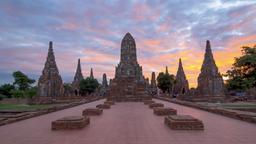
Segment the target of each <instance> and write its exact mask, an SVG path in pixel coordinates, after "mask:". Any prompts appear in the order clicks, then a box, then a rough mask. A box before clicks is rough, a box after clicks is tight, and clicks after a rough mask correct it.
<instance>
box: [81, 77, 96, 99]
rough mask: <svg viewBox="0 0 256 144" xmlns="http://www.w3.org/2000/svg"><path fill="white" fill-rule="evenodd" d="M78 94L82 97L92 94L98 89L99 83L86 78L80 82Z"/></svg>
mask: <svg viewBox="0 0 256 144" xmlns="http://www.w3.org/2000/svg"><path fill="white" fill-rule="evenodd" d="M79 86H80V93H81V94H82V95H85V94H91V93H93V92H94V91H95V90H96V89H97V88H98V87H99V83H98V81H97V79H94V78H91V77H87V78H86V79H83V80H81V82H80V85H79Z"/></svg>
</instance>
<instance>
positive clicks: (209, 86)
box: [197, 40, 224, 96]
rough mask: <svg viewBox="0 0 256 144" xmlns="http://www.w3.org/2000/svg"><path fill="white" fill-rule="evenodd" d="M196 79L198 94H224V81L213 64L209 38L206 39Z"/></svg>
mask: <svg viewBox="0 0 256 144" xmlns="http://www.w3.org/2000/svg"><path fill="white" fill-rule="evenodd" d="M197 81H198V87H197V90H198V92H199V94H200V95H203V96H224V82H223V79H222V76H221V74H220V73H219V71H218V68H217V65H216V64H215V61H214V58H213V54H212V50H211V45H210V41H209V40H207V41H206V50H205V54H204V61H203V65H202V67H201V73H200V74H199V76H198V79H197Z"/></svg>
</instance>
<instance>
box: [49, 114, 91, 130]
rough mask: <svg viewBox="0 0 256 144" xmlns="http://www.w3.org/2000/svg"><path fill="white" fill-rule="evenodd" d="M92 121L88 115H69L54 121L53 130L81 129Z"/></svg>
mask: <svg viewBox="0 0 256 144" xmlns="http://www.w3.org/2000/svg"><path fill="white" fill-rule="evenodd" d="M89 123H90V119H89V117H86V116H68V117H64V118H61V119H58V120H56V121H53V122H52V130H66V129H81V128H84V127H85V126H86V125H88V124H89Z"/></svg>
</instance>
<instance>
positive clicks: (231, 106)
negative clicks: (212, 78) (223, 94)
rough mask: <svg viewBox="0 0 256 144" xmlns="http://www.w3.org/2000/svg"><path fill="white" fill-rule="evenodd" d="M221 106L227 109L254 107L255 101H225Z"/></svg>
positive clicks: (255, 106) (255, 107) (255, 105)
mask: <svg viewBox="0 0 256 144" xmlns="http://www.w3.org/2000/svg"><path fill="white" fill-rule="evenodd" d="M221 107H223V108H228V109H256V103H226V104H221Z"/></svg>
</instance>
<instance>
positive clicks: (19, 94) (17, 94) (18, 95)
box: [11, 90, 25, 99]
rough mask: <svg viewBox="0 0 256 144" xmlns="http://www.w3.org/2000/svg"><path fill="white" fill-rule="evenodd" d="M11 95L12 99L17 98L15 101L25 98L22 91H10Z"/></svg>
mask: <svg viewBox="0 0 256 144" xmlns="http://www.w3.org/2000/svg"><path fill="white" fill-rule="evenodd" d="M11 94H12V97H14V98H17V99H19V98H24V97H25V94H24V91H23V90H12V91H11Z"/></svg>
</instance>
